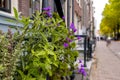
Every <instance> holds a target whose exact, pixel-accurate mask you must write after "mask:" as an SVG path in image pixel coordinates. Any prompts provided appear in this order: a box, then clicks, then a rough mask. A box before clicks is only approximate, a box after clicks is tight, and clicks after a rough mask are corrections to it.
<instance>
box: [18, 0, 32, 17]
mask: <svg viewBox="0 0 120 80" xmlns="http://www.w3.org/2000/svg"><path fill="white" fill-rule="evenodd" d="M29 1H30V0H19V3H18V5H19V12H22V15H23V16H26V17H27V16H29Z"/></svg>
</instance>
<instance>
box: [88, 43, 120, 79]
mask: <svg viewBox="0 0 120 80" xmlns="http://www.w3.org/2000/svg"><path fill="white" fill-rule="evenodd" d="M94 54H95V56H94V58H95V62H94V63H93V66H92V70H91V75H90V80H120V41H112V43H111V44H110V45H109V46H108V47H107V46H106V42H105V41H98V42H97V46H96V50H95V52H94Z"/></svg>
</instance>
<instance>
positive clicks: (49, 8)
mask: <svg viewBox="0 0 120 80" xmlns="http://www.w3.org/2000/svg"><path fill="white" fill-rule="evenodd" d="M43 10H44V11H50V10H51V7H50V6H49V7H46V8H43Z"/></svg>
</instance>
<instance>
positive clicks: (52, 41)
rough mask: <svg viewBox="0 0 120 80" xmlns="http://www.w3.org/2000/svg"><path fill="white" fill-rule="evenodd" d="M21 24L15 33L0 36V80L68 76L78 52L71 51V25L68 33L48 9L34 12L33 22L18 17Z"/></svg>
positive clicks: (43, 78) (72, 34) (9, 32)
mask: <svg viewBox="0 0 120 80" xmlns="http://www.w3.org/2000/svg"><path fill="white" fill-rule="evenodd" d="M14 12H15V17H16V20H17V21H18V22H19V23H21V24H22V25H23V27H22V28H20V29H18V30H17V31H16V32H15V33H14V34H12V33H11V31H10V30H9V31H8V33H7V34H4V35H2V36H0V50H1V56H0V58H1V61H0V69H1V71H0V73H1V75H0V78H2V80H12V79H14V80H46V77H48V78H49V79H50V80H60V79H61V77H62V76H66V75H71V73H72V71H73V70H74V65H73V63H74V61H75V58H76V57H77V56H78V52H77V51H76V50H74V48H75V42H74V41H73V40H74V32H75V31H76V29H75V28H74V24H72V29H71V30H68V29H67V28H66V26H65V22H64V19H61V18H60V17H59V16H58V14H57V13H53V14H51V13H50V8H49V9H47V10H46V9H45V11H44V12H43V13H39V12H36V13H35V15H33V19H30V18H29V17H28V18H26V17H22V18H21V19H19V18H18V13H17V11H16V9H15V8H14Z"/></svg>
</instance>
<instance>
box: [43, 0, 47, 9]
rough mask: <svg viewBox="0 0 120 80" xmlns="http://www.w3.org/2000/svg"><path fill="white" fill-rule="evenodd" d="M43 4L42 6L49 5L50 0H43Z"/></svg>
mask: <svg viewBox="0 0 120 80" xmlns="http://www.w3.org/2000/svg"><path fill="white" fill-rule="evenodd" d="M42 4H43V5H42V8H45V7H48V0H43V1H42Z"/></svg>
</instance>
